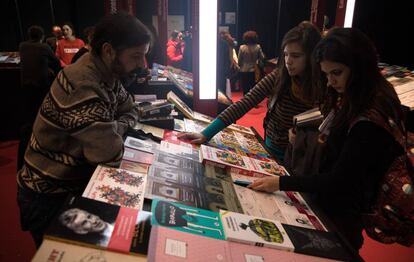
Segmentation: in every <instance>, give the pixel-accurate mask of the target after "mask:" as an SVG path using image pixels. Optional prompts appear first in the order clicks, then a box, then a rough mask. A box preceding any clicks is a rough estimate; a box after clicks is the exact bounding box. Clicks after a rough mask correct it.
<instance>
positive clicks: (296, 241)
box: [283, 224, 352, 261]
mask: <svg viewBox="0 0 414 262" xmlns="http://www.w3.org/2000/svg"><path fill="white" fill-rule="evenodd" d="M283 227H284V229H285V230H286V232H287V234H288V235H289V237H290V239H291V240H292V243H293V245H294V247H295V252H296V253H301V254H306V255H311V256H318V257H326V258H330V259H338V260H342V261H352V256H351V254H350V252H349V251H348V250H347V249H346V248H345V246H344V244H343V242H342V241H341V240H340V238H339V237H338V236H337V235H336V233H334V232H326V231H319V230H314V229H309V228H303V227H297V226H292V225H285V224H284V225H283Z"/></svg>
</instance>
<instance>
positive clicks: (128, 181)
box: [82, 165, 146, 209]
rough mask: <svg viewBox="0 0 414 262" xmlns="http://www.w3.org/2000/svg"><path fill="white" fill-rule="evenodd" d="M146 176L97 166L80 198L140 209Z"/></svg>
mask: <svg viewBox="0 0 414 262" xmlns="http://www.w3.org/2000/svg"><path fill="white" fill-rule="evenodd" d="M145 183H146V175H145V174H140V173H134V172H131V171H128V170H125V169H119V168H112V167H104V166H101V165H99V166H97V168H96V169H95V172H94V173H93V174H92V176H91V179H90V180H89V183H88V185H87V186H86V188H85V190H84V191H83V194H82V196H83V197H87V198H90V199H95V200H98V201H102V202H105V203H109V204H113V205H118V206H123V207H129V208H135V209H142V205H143V203H144V190H145Z"/></svg>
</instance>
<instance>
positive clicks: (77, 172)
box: [17, 54, 137, 193]
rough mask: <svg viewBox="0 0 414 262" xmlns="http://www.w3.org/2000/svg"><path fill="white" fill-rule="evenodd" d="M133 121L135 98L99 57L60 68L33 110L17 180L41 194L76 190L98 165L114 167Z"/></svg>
mask: <svg viewBox="0 0 414 262" xmlns="http://www.w3.org/2000/svg"><path fill="white" fill-rule="evenodd" d="M136 120H137V108H136V106H135V105H134V102H133V98H132V96H131V95H130V94H128V92H127V91H126V90H125V89H124V88H123V86H122V85H121V83H120V82H119V80H117V79H114V78H113V77H112V73H111V71H110V70H109V68H108V67H107V66H106V65H105V64H104V63H103V62H102V60H101V59H100V58H99V57H96V56H94V55H91V54H85V55H84V56H83V57H82V58H81V59H79V61H78V62H77V63H75V64H73V65H69V66H67V67H66V68H65V69H63V70H62V71H61V72H60V73H59V74H58V76H57V77H56V79H55V81H54V82H53V84H52V86H51V88H50V91H49V93H48V94H47V95H46V97H45V99H44V101H43V104H42V106H41V108H40V110H39V112H38V114H37V117H36V120H35V123H34V126H33V133H32V137H31V140H30V144H29V146H28V148H27V149H26V153H25V164H24V166H23V168H22V169H21V170H20V171H19V172H18V174H17V182H18V185H19V186H20V187H22V188H25V189H29V190H32V191H34V192H39V193H67V192H80V191H81V190H83V188H84V186H85V185H86V183H87V182H88V180H89V178H90V176H91V174H92V173H93V171H94V169H95V167H96V166H97V165H98V164H105V165H109V166H118V165H119V163H120V160H121V159H122V155H123V138H122V136H123V135H124V133H125V132H126V130H127V128H128V126H133V125H134V124H135V123H136Z"/></svg>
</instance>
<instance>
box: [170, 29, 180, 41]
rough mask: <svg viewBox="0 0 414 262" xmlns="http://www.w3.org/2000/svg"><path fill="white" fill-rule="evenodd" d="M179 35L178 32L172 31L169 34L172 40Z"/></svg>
mask: <svg viewBox="0 0 414 262" xmlns="http://www.w3.org/2000/svg"><path fill="white" fill-rule="evenodd" d="M179 33H180V32H178V31H177V30H174V31H172V32H171V38H172V39H177V37H178V34H179Z"/></svg>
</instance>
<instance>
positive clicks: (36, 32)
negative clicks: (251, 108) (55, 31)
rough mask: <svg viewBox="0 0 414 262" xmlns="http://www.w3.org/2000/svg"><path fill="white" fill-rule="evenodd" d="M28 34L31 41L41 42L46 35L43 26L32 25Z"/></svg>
mask: <svg viewBox="0 0 414 262" xmlns="http://www.w3.org/2000/svg"><path fill="white" fill-rule="evenodd" d="M27 35H28V36H29V40H30V41H33V42H39V41H40V40H41V39H42V38H43V36H44V35H45V31H44V30H43V28H42V27H41V26H38V25H32V26H31V27H29V29H28V30H27Z"/></svg>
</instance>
